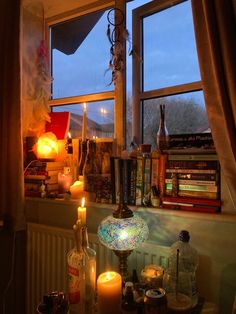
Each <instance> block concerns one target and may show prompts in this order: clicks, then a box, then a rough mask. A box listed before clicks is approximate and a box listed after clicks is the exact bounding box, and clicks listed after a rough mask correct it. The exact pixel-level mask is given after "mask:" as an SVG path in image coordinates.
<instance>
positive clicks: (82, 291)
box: [67, 221, 96, 314]
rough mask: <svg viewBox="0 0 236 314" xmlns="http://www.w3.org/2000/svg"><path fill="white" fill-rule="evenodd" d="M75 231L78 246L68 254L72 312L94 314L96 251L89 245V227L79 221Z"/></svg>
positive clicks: (72, 313) (75, 313)
mask: <svg viewBox="0 0 236 314" xmlns="http://www.w3.org/2000/svg"><path fill="white" fill-rule="evenodd" d="M74 231H75V239H76V247H75V248H73V249H72V250H71V251H69V253H68V256H67V260H68V274H69V285H68V299H69V304H70V305H69V308H70V314H78V313H86V314H92V313H93V312H94V306H95V285H96V252H95V251H94V250H93V249H91V248H90V247H89V244H88V234H87V227H85V226H81V224H80V221H77V223H76V225H75V226H74Z"/></svg>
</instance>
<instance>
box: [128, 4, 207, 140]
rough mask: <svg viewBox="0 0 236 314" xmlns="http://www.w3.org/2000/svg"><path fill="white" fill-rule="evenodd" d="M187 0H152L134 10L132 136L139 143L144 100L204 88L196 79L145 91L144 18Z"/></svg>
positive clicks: (141, 137) (141, 135)
mask: <svg viewBox="0 0 236 314" xmlns="http://www.w3.org/2000/svg"><path fill="white" fill-rule="evenodd" d="M184 1H186V0H159V1H152V2H149V3H147V4H144V5H143V6H140V7H138V8H136V9H134V10H133V15H132V29H133V38H132V39H133V50H134V51H135V53H133V55H132V65H133V67H132V71H133V72H132V95H133V98H132V138H134V139H135V141H136V142H137V143H138V144H139V143H141V142H142V139H143V132H142V128H143V126H142V124H143V123H142V120H143V112H142V107H143V102H144V101H145V100H148V99H152V98H158V97H165V96H171V95H176V94H181V93H186V92H194V91H201V90H202V82H201V81H196V82H191V83H187V84H180V85H175V86H170V87H164V88H160V89H153V90H149V91H143V79H142V77H143V70H142V62H140V60H142V58H143V53H142V51H143V49H142V24H143V22H142V21H143V18H144V17H146V16H148V15H151V14H154V13H158V12H160V11H162V10H164V9H167V8H169V7H171V6H173V5H176V4H179V3H181V2H184Z"/></svg>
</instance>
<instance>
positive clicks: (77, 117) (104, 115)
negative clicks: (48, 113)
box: [53, 100, 114, 138]
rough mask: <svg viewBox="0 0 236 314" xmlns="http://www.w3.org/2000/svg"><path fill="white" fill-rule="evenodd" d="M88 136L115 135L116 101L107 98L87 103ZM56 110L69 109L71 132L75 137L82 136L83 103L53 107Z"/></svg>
mask: <svg viewBox="0 0 236 314" xmlns="http://www.w3.org/2000/svg"><path fill="white" fill-rule="evenodd" d="M86 105H87V125H86V126H87V137H89V138H92V137H93V136H97V137H113V135H114V101H113V100H106V101H99V102H90V103H87V104H86ZM53 111H54V112H58V111H69V112H70V113H71V117H70V133H71V136H72V137H73V138H79V137H81V136H82V123H83V103H82V104H73V105H65V106H59V107H53Z"/></svg>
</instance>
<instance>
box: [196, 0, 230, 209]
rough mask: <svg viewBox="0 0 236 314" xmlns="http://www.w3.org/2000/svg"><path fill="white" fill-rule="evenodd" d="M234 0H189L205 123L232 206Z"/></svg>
mask: <svg viewBox="0 0 236 314" xmlns="http://www.w3.org/2000/svg"><path fill="white" fill-rule="evenodd" d="M234 8H235V0H226V1H222V0H192V10H193V19H194V28H195V35H196V41H197V50H198V58H199V64H200V71H201V78H202V82H203V91H204V97H205V102H206V109H207V113H208V118H209V123H210V127H211V131H212V136H213V139H214V143H215V147H216V150H217V153H218V156H219V160H220V164H221V167H222V172H223V174H224V176H225V180H226V184H227V187H228V190H229V194H230V197H231V201H232V202H233V204H234V209H236V161H235V157H236V128H235V121H236V24H235V10H234Z"/></svg>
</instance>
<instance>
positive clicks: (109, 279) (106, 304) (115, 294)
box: [97, 271, 122, 314]
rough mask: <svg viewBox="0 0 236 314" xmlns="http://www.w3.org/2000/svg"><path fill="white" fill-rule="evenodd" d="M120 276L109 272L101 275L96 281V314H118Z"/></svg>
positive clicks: (119, 309) (119, 308) (119, 310)
mask: <svg viewBox="0 0 236 314" xmlns="http://www.w3.org/2000/svg"><path fill="white" fill-rule="evenodd" d="M121 287H122V280H121V275H120V274H118V273H116V272H114V271H111V272H105V273H102V274H101V275H100V276H99V277H98V280H97V296H98V313H99V314H111V313H112V314H120V312H121Z"/></svg>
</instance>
